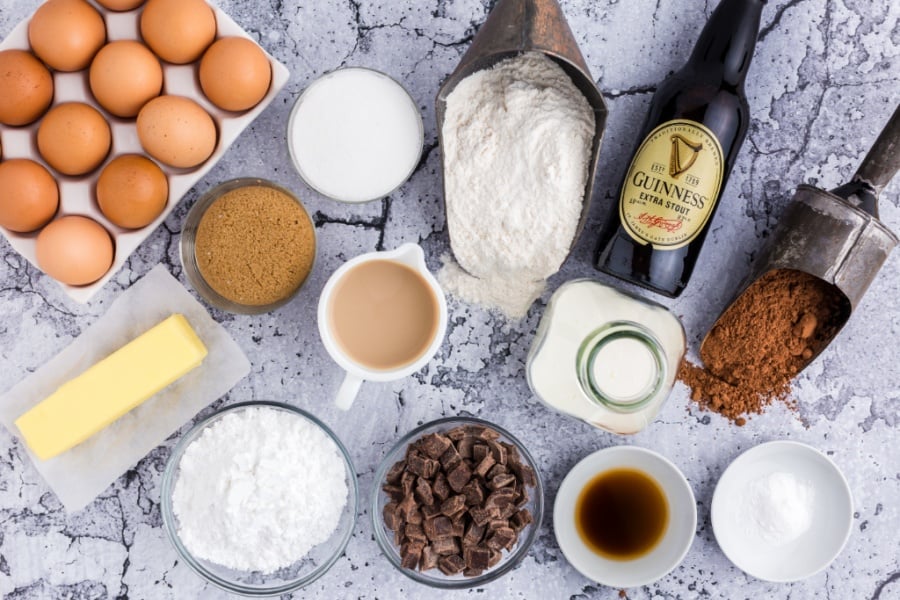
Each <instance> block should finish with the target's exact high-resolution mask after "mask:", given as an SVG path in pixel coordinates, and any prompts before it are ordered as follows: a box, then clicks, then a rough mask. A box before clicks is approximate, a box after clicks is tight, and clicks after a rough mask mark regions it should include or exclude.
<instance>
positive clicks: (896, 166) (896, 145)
mask: <svg viewBox="0 0 900 600" xmlns="http://www.w3.org/2000/svg"><path fill="white" fill-rule="evenodd" d="M898 170H900V105H898V106H897V108H896V110H894V114H893V115H892V116H891V120H890V121H888V122H887V125H885V126H884V129H882V130H881V133H880V134H879V136H878V139H877V140H875V144H873V145H872V148H871V150H869V153H868V154H866V157H865V158H864V159H863V161H862V164H861V165H859V169H857V170H856V175H855V176H854V177H853V179H855V180H859V181H863V182H865V183H867V184H868V185H869V186H871V187H872V189H873V190H875V194H876V195H878V194H880V193H881V190H883V189H884V188H885V186H886V185H887V184H888V182H890V180H891V178H893V177H894V174H896V173H897V171H898Z"/></svg>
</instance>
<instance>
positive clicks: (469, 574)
mask: <svg viewBox="0 0 900 600" xmlns="http://www.w3.org/2000/svg"><path fill="white" fill-rule="evenodd" d="M482 573H484V569H465V570H464V571H463V575H464V576H465V577H478V576H479V575H481V574H482Z"/></svg>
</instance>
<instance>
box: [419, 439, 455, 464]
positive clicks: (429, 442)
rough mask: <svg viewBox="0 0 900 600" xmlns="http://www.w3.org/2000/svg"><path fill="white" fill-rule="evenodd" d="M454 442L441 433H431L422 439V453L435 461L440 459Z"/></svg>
mask: <svg viewBox="0 0 900 600" xmlns="http://www.w3.org/2000/svg"><path fill="white" fill-rule="evenodd" d="M452 443H453V442H451V441H450V438H448V437H444V436H443V435H441V434H439V433H429V434H428V435H426V436H425V437H423V438H422V451H423V452H425V454H427V455H428V456H430V457H431V458H434V459H438V458H440V457H441V455H442V454H443V453H444V451H446V450H447V449H448V448H449V447H450V446H451V445H452Z"/></svg>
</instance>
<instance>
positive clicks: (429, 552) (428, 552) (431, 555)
mask: <svg viewBox="0 0 900 600" xmlns="http://www.w3.org/2000/svg"><path fill="white" fill-rule="evenodd" d="M440 557H441V555H440V554H438V553H437V552H435V551H434V548H432V547H431V546H425V548H424V549H423V550H422V560H421V561H419V570H420V571H430V570H431V569H434V568H435V567H437V565H438V559H439V558H440Z"/></svg>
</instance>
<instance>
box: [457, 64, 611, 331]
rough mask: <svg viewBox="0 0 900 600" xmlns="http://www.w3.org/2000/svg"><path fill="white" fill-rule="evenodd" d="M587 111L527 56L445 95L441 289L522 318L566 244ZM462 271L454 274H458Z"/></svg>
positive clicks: (590, 129)
mask: <svg viewBox="0 0 900 600" xmlns="http://www.w3.org/2000/svg"><path fill="white" fill-rule="evenodd" d="M593 137H594V113H593V111H592V110H591V107H590V105H589V104H588V101H587V100H586V99H585V97H584V96H583V95H582V94H581V92H580V91H579V90H578V88H576V87H575V85H574V84H573V83H572V80H571V79H569V77H568V75H566V73H565V71H563V69H562V68H561V67H560V66H559V65H557V64H556V63H555V62H554V61H553V60H551V59H549V58H547V57H546V56H544V55H543V54H540V53H527V54H523V55H521V56H517V57H515V58H511V59H508V60H504V61H502V62H500V63H498V64H497V65H496V66H494V67H493V68H491V69H488V70H484V71H479V72H477V73H475V74H473V75H470V76H469V77H466V78H465V79H464V80H463V81H461V82H460V83H459V85H457V86H456V88H455V89H454V90H453V92H452V93H451V94H450V95H449V96H448V97H447V111H446V116H445V120H444V126H443V152H444V185H445V192H446V198H445V202H446V205H447V224H448V228H449V231H450V243H451V246H452V248H453V254H454V256H455V257H456V260H457V261H458V262H459V265H454V264H453V263H452V261H449V262H448V261H447V260H445V263H446V264H445V268H444V269H443V271H442V272H441V274H440V280H441V283H442V284H443V285H444V286H445V287H446V288H447V289H448V290H449V291H450V292H451V293H452V294H454V295H456V296H459V297H460V298H462V299H464V300H468V301H470V302H474V303H476V304H482V305H484V306H487V307H490V308H499V309H500V310H501V311H502V312H504V313H505V314H506V315H507V316H509V317H512V318H521V317H523V316H524V315H525V313H526V312H527V311H528V307H529V306H530V305H531V303H532V302H533V301H534V299H535V298H536V297H537V296H539V295H540V293H541V292H542V291H543V288H544V280H545V279H546V278H547V277H549V276H551V275H553V274H554V273H556V272H557V271H558V270H559V268H560V266H561V265H562V263H563V261H564V260H565V259H566V256H567V255H568V253H569V248H570V247H571V245H572V242H573V240H574V239H575V231H576V229H577V227H578V222H579V220H580V218H581V209H582V200H583V197H584V191H585V183H586V181H587V176H588V172H589V161H590V157H591V144H592V142H593ZM459 267H462V268H459Z"/></svg>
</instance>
